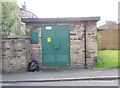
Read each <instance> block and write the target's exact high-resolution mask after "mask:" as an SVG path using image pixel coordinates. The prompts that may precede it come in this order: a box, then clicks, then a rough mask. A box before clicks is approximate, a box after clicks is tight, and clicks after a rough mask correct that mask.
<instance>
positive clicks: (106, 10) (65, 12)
mask: <svg viewBox="0 0 120 88" xmlns="http://www.w3.org/2000/svg"><path fill="white" fill-rule="evenodd" d="M119 1H120V0H17V3H18V5H19V7H22V5H23V4H24V2H26V7H27V10H28V11H31V12H33V13H34V14H36V15H37V16H38V17H39V18H56V17H91V16H92V17H93V16H100V18H101V20H100V21H99V22H98V26H100V25H102V24H104V23H105V21H117V19H118V2H119Z"/></svg>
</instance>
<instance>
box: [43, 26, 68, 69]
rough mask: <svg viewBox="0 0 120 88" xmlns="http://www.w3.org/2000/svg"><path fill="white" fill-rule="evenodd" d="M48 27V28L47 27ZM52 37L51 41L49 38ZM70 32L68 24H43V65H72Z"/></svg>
mask: <svg viewBox="0 0 120 88" xmlns="http://www.w3.org/2000/svg"><path fill="white" fill-rule="evenodd" d="M46 28H47V29H46ZM48 38H51V42H48V41H47V39H48ZM69 45H70V33H69V26H68V25H56V26H49V27H47V26H46V25H43V26H42V65H43V66H44V67H49V66H50V67H55V66H70V46H69Z"/></svg>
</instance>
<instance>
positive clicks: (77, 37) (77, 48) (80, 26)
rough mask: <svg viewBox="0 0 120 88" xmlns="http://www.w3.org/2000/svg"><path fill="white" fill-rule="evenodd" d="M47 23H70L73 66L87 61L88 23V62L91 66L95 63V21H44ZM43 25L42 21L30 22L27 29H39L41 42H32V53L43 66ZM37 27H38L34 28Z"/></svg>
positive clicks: (78, 65) (82, 64)
mask: <svg viewBox="0 0 120 88" xmlns="http://www.w3.org/2000/svg"><path fill="white" fill-rule="evenodd" d="M43 24H45V25H70V59H71V67H83V66H84V63H85V53H84V51H85V48H84V25H86V31H87V32H86V40H87V42H86V44H87V46H86V49H87V52H86V53H87V63H88V65H89V66H91V65H93V64H94V63H95V60H96V58H97V29H96V22H95V21H88V22H87V23H84V22H69V23H43ZM41 25H42V23H31V24H30V23H29V24H27V28H26V30H36V29H39V30H38V32H39V43H38V44H32V45H31V48H32V53H31V55H32V56H33V57H35V59H36V60H37V61H38V63H39V65H40V67H41V66H42V44H41ZM34 28H36V29H34Z"/></svg>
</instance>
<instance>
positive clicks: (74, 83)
mask: <svg viewBox="0 0 120 88" xmlns="http://www.w3.org/2000/svg"><path fill="white" fill-rule="evenodd" d="M119 81H120V80H119ZM2 85H3V86H118V80H84V81H59V82H29V83H27V82H25V83H4V84H2Z"/></svg>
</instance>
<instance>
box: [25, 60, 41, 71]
mask: <svg viewBox="0 0 120 88" xmlns="http://www.w3.org/2000/svg"><path fill="white" fill-rule="evenodd" d="M27 70H28V71H31V72H34V71H39V66H38V63H37V61H36V60H32V61H30V62H29V63H28V69H27Z"/></svg>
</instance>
